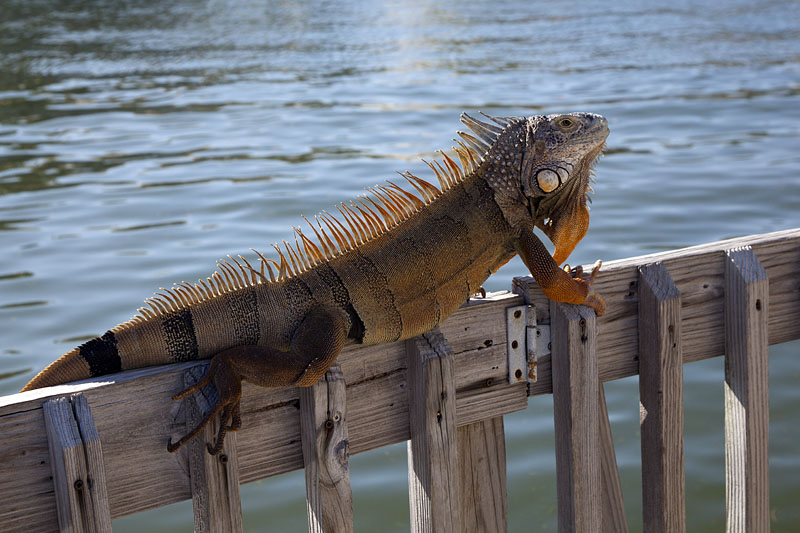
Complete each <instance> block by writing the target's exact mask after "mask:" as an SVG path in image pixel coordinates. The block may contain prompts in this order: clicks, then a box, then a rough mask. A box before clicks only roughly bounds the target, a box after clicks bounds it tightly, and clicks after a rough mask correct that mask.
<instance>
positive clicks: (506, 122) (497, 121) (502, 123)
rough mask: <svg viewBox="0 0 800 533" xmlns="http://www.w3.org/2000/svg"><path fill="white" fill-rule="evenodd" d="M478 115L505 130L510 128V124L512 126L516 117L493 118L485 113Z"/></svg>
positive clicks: (481, 112)
mask: <svg viewBox="0 0 800 533" xmlns="http://www.w3.org/2000/svg"><path fill="white" fill-rule="evenodd" d="M478 113H480V114H481V115H483V116H484V117H486V118H488V119H489V120H491V121H492V122H494V123H495V124H497V125H498V126H500V127H501V128H503V129H505V128H506V126H508V125H509V124H511V123H512V122H513V121H514V117H493V116H491V115H487V114H486V113H484V112H483V111H478Z"/></svg>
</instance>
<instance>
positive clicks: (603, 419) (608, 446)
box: [597, 383, 628, 533]
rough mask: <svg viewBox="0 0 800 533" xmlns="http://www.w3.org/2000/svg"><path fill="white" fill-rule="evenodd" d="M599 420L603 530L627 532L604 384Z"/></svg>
mask: <svg viewBox="0 0 800 533" xmlns="http://www.w3.org/2000/svg"><path fill="white" fill-rule="evenodd" d="M598 392H599V399H598V403H597V405H598V408H599V410H600V412H599V415H598V417H599V418H598V422H599V423H600V461H601V464H600V476H601V478H602V483H603V531H607V532H608V533H627V531H628V521H627V520H626V518H625V503H624V501H623V499H622V485H621V484H620V481H619V469H618V468H617V454H616V452H615V451H614V439H613V437H612V435H611V422H610V421H609V419H608V407H607V406H606V393H605V391H604V390H603V384H602V383H601V384H600V386H599V387H598Z"/></svg>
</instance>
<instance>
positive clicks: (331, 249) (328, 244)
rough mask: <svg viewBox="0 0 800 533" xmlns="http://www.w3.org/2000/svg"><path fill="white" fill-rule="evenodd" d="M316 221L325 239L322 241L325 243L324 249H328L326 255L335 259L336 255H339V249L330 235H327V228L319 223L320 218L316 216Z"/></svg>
mask: <svg viewBox="0 0 800 533" xmlns="http://www.w3.org/2000/svg"><path fill="white" fill-rule="evenodd" d="M314 220H315V221H316V222H317V226H319V231H320V233H321V234H322V237H323V238H322V239H321V240H320V241H321V242H322V243H323V245H324V247H325V249H326V255H327V256H328V257H333V256H334V255H336V254H337V253H339V249H338V248H337V247H336V245H335V244H334V243H333V240H331V238H330V237H328V234H327V233H325V228H323V227H322V224H320V223H319V217H316V216H315V217H314Z"/></svg>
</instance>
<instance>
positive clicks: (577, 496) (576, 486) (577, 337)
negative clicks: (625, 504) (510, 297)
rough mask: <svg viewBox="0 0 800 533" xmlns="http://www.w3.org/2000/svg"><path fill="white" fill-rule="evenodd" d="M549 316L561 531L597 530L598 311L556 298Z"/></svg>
mask: <svg viewBox="0 0 800 533" xmlns="http://www.w3.org/2000/svg"><path fill="white" fill-rule="evenodd" d="M550 317H551V324H552V326H551V342H552V348H553V349H552V369H553V404H554V414H555V420H554V422H555V435H556V486H557V491H558V530H559V531H561V532H566V531H570V532H572V531H575V532H590V531H592V532H593V531H597V528H598V527H599V526H600V525H601V524H602V523H603V522H602V520H603V513H602V509H601V506H600V503H601V494H602V486H601V484H600V426H599V424H598V418H599V412H600V410H599V408H598V394H599V391H598V387H599V385H600V381H599V378H598V374H597V357H596V354H595V351H596V343H597V330H596V327H595V314H594V311H592V310H591V309H590V308H588V307H585V306H574V305H567V304H560V303H555V302H553V303H551V306H550Z"/></svg>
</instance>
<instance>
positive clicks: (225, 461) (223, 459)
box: [219, 453, 228, 465]
mask: <svg viewBox="0 0 800 533" xmlns="http://www.w3.org/2000/svg"><path fill="white" fill-rule="evenodd" d="M219 462H220V463H222V464H224V465H226V464H228V456H227V455H225V454H224V453H223V454H220V456H219Z"/></svg>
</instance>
